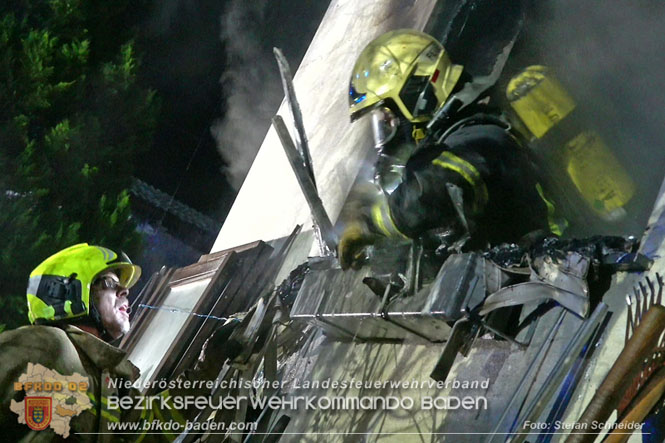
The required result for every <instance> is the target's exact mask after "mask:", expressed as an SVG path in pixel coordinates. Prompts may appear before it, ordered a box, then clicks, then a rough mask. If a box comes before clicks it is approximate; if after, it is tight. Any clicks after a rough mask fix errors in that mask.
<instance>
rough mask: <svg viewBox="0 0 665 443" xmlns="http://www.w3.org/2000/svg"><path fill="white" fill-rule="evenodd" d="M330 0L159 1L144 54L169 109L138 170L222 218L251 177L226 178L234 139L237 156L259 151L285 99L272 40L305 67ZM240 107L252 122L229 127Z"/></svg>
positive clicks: (146, 29)
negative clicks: (306, 55) (229, 119)
mask: <svg viewBox="0 0 665 443" xmlns="http://www.w3.org/2000/svg"><path fill="white" fill-rule="evenodd" d="M156 3H157V2H156ZM328 3H329V2H328V1H325V0H319V1H307V0H298V1H293V0H290V1H287V0H277V1H270V2H268V1H252V2H243V1H237V0H224V1H220V0H217V1H216V0H191V1H188V0H183V1H179V0H176V1H168V2H159V4H155V6H154V7H155V9H154V10H153V11H152V13H151V14H150V17H149V18H147V19H146V22H145V24H144V25H143V26H142V27H141V30H142V31H141V36H140V38H139V40H138V41H137V44H138V46H139V49H140V51H141V53H142V65H141V68H140V81H141V82H142V83H143V84H144V85H145V86H148V87H151V88H154V89H156V90H157V93H158V95H159V96H160V98H161V101H162V110H161V115H160V118H159V120H158V127H157V130H156V134H155V138H154V144H153V146H152V147H150V149H149V150H148V151H147V152H146V154H144V155H143V156H141V157H140V158H139V161H138V164H137V176H138V177H139V178H140V179H142V180H144V181H146V182H148V183H150V184H151V185H153V186H156V187H157V188H159V189H161V190H163V191H164V192H166V193H168V194H170V195H173V193H174V192H175V198H176V199H178V200H181V201H182V202H184V203H186V204H188V205H190V206H192V207H194V208H195V209H197V210H199V211H201V212H203V213H205V214H207V215H209V216H212V217H214V218H215V219H216V220H218V221H222V220H223V218H224V217H225V216H226V213H227V212H228V210H229V209H230V206H231V203H232V201H233V198H234V197H235V193H236V190H235V189H234V187H233V186H235V187H238V186H239V181H241V180H242V178H239V177H238V172H235V173H234V174H235V176H234V177H232V178H231V179H230V180H229V179H227V178H226V176H225V173H224V170H223V169H224V168H225V167H227V166H229V164H227V163H230V161H227V162H225V161H224V160H223V158H222V156H221V155H220V151H221V152H222V153H224V150H225V145H227V144H229V143H228V142H224V140H229V139H232V140H237V141H238V145H239V146H240V147H241V149H242V150H243V151H241V152H240V153H231V152H230V151H229V153H227V154H226V157H227V158H228V157H231V158H233V159H235V158H236V157H238V156H239V155H242V156H245V157H247V156H249V157H253V155H254V154H255V152H256V150H258V147H259V146H260V142H261V141H262V139H263V136H264V135H265V133H266V131H267V129H268V127H269V124H270V120H269V117H270V116H271V115H272V114H273V113H274V112H275V111H276V110H277V107H278V106H279V103H280V102H281V100H282V98H283V94H282V92H281V84H280V82H279V71H278V68H277V65H276V63H275V61H274V58H273V56H272V47H273V46H277V47H280V48H282V50H283V51H284V53H285V54H286V56H287V58H288V59H289V62H290V64H291V66H292V70H293V71H294V72H295V70H296V68H297V66H298V64H299V63H300V60H301V59H302V56H303V55H304V53H305V51H306V50H307V47H308V46H309V42H310V41H311V39H312V37H313V36H314V33H315V32H316V29H317V27H318V24H319V22H320V20H321V18H322V17H323V14H324V13H325V10H326V8H327V7H328ZM239 107H241V108H243V109H244V110H243V109H240V110H238V109H236V108H239ZM254 109H256V110H257V112H253V110H254ZM259 109H263V112H258V110H259ZM234 112H245V114H246V116H243V118H242V122H243V125H242V126H243V127H242V128H241V127H236V126H240V125H235V124H231V125H229V124H226V125H224V122H225V118H226V117H227V116H228V115H229V114H230V113H234ZM213 126H215V127H216V129H215V130H216V131H217V133H218V139H219V141H217V142H216V140H215V138H214V137H213V135H212V133H211V127H213ZM220 131H223V132H225V133H223V134H220ZM228 132H231V133H230V134H229V133H228ZM245 140H247V142H246V143H245ZM218 145H220V147H218ZM245 147H246V151H245ZM229 149H230V148H229ZM231 161H232V160H231ZM247 161H248V160H245V162H247ZM241 169H242V168H241ZM230 182H231V183H232V184H233V186H232V185H231V184H230Z"/></svg>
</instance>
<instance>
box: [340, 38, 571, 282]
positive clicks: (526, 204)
mask: <svg viewBox="0 0 665 443" xmlns="http://www.w3.org/2000/svg"><path fill="white" fill-rule="evenodd" d="M472 81H473V79H472V78H470V77H469V76H468V75H467V74H466V73H465V72H464V69H463V67H462V66H460V65H456V64H454V63H453V62H452V61H451V60H450V59H449V57H448V55H447V53H446V51H445V50H444V48H443V47H442V46H441V45H440V44H439V42H438V41H436V40H435V39H434V38H432V37H430V36H429V35H426V34H423V33H421V32H418V31H414V30H397V31H391V32H388V33H386V34H383V35H381V36H379V37H378V38H376V39H375V40H373V41H372V42H370V43H369V44H368V45H367V47H366V48H365V49H364V50H363V51H362V53H361V54H360V56H359V57H358V60H357V61H356V64H355V67H354V68H353V72H352V76H351V81H350V88H349V104H350V115H351V121H356V120H358V119H361V118H363V119H368V118H370V119H371V124H372V128H373V134H374V138H375V144H376V147H377V149H378V151H379V153H378V154H379V156H378V161H377V162H376V166H375V167H376V172H375V182H376V184H377V185H378V187H379V188H380V192H378V193H377V196H376V198H374V200H373V203H372V204H371V205H365V207H364V208H363V209H362V210H361V211H360V213H359V214H355V215H354V216H353V217H352V219H351V220H350V221H349V220H347V222H346V226H345V229H344V232H343V233H342V235H341V237H340V243H339V250H338V253H339V257H340V263H341V266H342V268H344V269H346V268H348V267H350V266H351V265H353V264H357V263H358V261H359V259H360V258H361V257H363V256H364V254H362V250H363V248H364V247H365V246H367V245H370V244H372V243H373V242H374V241H375V240H376V239H377V238H378V237H380V236H386V237H391V238H396V239H413V238H416V237H419V236H421V235H423V234H424V233H427V232H432V230H440V231H441V230H444V231H446V232H454V233H455V234H454V237H456V238H458V239H463V238H465V237H467V238H470V240H469V241H467V243H466V245H465V247H466V248H483V247H486V246H487V245H488V244H489V245H494V244H498V243H502V242H517V241H518V240H520V238H521V237H522V236H524V235H525V234H527V233H530V232H533V231H542V232H550V231H553V232H555V233H558V231H559V229H558V228H557V227H556V226H555V225H554V222H553V221H552V222H550V219H549V218H548V215H553V214H552V212H553V208H552V207H551V205H550V203H549V202H548V201H547V200H546V199H545V197H544V195H543V191H542V188H541V187H540V185H539V183H538V181H537V175H536V172H535V168H534V167H533V164H532V163H531V162H530V160H529V158H528V157H527V155H526V152H525V150H524V149H523V148H522V147H521V146H520V145H519V143H518V142H517V140H516V138H515V137H513V135H512V134H511V131H510V125H509V124H507V123H506V121H505V119H503V118H502V115H501V113H500V112H497V111H496V110H494V109H492V108H491V107H490V106H488V105H487V104H486V102H487V100H483V99H486V97H482V96H480V97H478V100H475V101H474V102H473V103H470V104H468V105H465V106H463V107H460V106H457V104H456V103H453V100H456V99H455V98H454V97H455V94H456V93H458V92H460V91H461V90H463V88H464V87H465V86H468V85H469V84H470V82H472ZM442 108H443V109H446V108H450V109H451V111H447V113H446V117H445V118H440V119H437V125H436V126H432V123H433V122H432V119H433V116H434V115H435V114H436V113H437V111H440V110H441V109H442ZM453 111H456V112H453ZM428 124H430V128H428V127H427V125H428ZM423 139H424V141H423ZM416 146H417V147H416Z"/></svg>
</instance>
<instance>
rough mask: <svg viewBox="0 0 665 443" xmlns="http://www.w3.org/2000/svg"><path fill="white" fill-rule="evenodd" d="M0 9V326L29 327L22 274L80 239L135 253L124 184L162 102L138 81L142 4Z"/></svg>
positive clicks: (35, 4)
mask: <svg viewBox="0 0 665 443" xmlns="http://www.w3.org/2000/svg"><path fill="white" fill-rule="evenodd" d="M9 3H10V4H5V5H2V6H0V146H1V148H0V230H1V231H0V232H2V235H0V269H1V270H2V272H1V273H0V324H2V323H6V324H7V325H8V326H9V327H13V326H16V325H18V324H22V323H26V322H27V317H26V303H25V288H26V283H27V279H28V275H29V273H30V271H31V270H32V269H33V268H34V267H35V266H36V265H37V264H39V262H41V261H42V260H43V259H45V258H46V257H48V256H49V255H51V254H53V253H55V252H57V251H58V250H60V249H62V248H64V247H67V246H69V245H72V244H75V243H78V242H88V243H90V244H101V245H105V246H108V247H110V248H113V249H116V250H125V251H127V252H129V253H136V252H138V249H139V248H140V236H139V234H138V233H137V232H136V230H135V224H134V222H133V221H132V218H131V213H130V201H129V200H130V199H129V194H128V191H127V188H128V187H129V185H130V179H131V176H132V173H133V169H134V168H133V165H134V158H135V156H136V155H137V153H139V152H140V150H142V149H145V148H147V147H148V146H149V145H150V143H151V142H152V132H153V128H154V126H155V120H156V116H157V107H158V103H157V100H156V97H155V94H154V92H153V91H151V90H147V89H145V88H142V87H141V86H139V85H138V84H137V82H136V75H137V66H138V61H137V56H136V54H135V50H134V43H133V40H132V29H131V26H129V25H128V23H130V22H131V19H132V16H130V15H131V14H134V13H135V8H137V7H141V2H131V3H130V2H128V1H113V0H100V1H96V2H86V1H84V0H49V1H30V0H22V1H17V2H9Z"/></svg>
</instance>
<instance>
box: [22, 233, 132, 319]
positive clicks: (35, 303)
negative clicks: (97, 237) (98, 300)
mask: <svg viewBox="0 0 665 443" xmlns="http://www.w3.org/2000/svg"><path fill="white" fill-rule="evenodd" d="M108 270H113V271H115V272H116V274H117V275H118V278H119V279H120V284H121V285H122V286H124V287H125V288H131V287H132V286H134V284H136V282H137V281H138V279H139V277H140V276H141V268H140V267H138V266H136V265H134V264H132V262H131V260H129V257H127V256H126V255H125V254H121V255H120V256H118V254H116V253H115V252H113V251H111V250H110V249H107V248H103V247H101V246H90V245H88V244H87V243H80V244H78V245H74V246H71V247H69V248H67V249H63V250H62V251H60V252H57V253H56V254H53V255H52V256H50V257H49V258H47V259H46V260H44V261H43V262H42V263H41V264H40V265H39V266H37V267H36V268H35V269H34V270H33V271H32V273H30V280H29V282H28V291H27V297H28V319H29V320H30V323H33V324H34V323H45V322H54V321H59V320H64V319H73V318H78V317H84V316H86V315H89V314H90V286H91V285H92V283H93V282H94V281H95V278H96V277H97V276H98V275H100V274H101V273H103V272H105V271H108Z"/></svg>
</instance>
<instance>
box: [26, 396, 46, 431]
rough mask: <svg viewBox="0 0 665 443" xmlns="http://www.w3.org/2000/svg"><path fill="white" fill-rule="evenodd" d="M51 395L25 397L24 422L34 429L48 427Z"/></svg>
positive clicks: (40, 429) (39, 429) (38, 429)
mask: <svg viewBox="0 0 665 443" xmlns="http://www.w3.org/2000/svg"><path fill="white" fill-rule="evenodd" d="M51 400H52V399H51V397H25V422H26V424H27V425H28V427H29V428H30V429H32V430H35V431H42V430H44V429H46V428H48V425H49V424H50V423H51Z"/></svg>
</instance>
